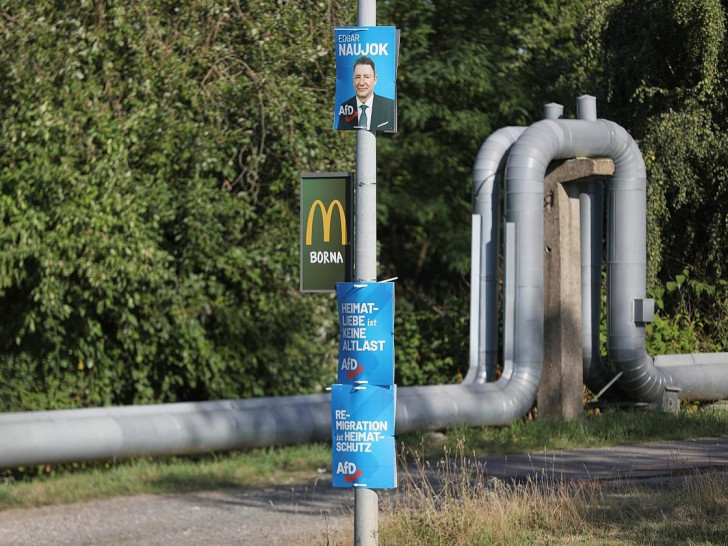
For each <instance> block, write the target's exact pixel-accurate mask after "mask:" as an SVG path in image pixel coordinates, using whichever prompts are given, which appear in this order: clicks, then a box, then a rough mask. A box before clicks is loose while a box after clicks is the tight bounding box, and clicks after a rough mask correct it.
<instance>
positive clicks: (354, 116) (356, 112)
mask: <svg viewBox="0 0 728 546" xmlns="http://www.w3.org/2000/svg"><path fill="white" fill-rule="evenodd" d="M358 115H359V112H358V111H354V113H353V114H352V115H350V116H344V119H345V120H346V123H349V122H350V121H351V120H352V119H354V118H356V117H357V116H358Z"/></svg>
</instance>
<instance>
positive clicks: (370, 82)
mask: <svg viewBox="0 0 728 546" xmlns="http://www.w3.org/2000/svg"><path fill="white" fill-rule="evenodd" d="M376 84H377V72H376V70H375V68H374V61H373V60H372V59H371V58H369V57H359V58H358V59H357V60H356V61H355V62H354V91H355V92H356V95H355V96H353V97H351V98H350V99H349V100H347V101H344V102H342V103H341V106H340V107H339V122H338V124H337V126H336V128H337V129H338V130H342V129H365V130H367V131H371V132H376V131H396V130H397V126H396V112H395V111H394V101H393V100H392V99H388V98H386V97H382V96H380V95H375V94H374V86H375V85H376Z"/></svg>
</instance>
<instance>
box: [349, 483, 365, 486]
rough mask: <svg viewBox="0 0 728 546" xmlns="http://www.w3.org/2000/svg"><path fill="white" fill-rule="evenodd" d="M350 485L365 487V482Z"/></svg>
mask: <svg viewBox="0 0 728 546" xmlns="http://www.w3.org/2000/svg"><path fill="white" fill-rule="evenodd" d="M352 485H353V486H354V487H366V486H367V484H365V483H355V484H352Z"/></svg>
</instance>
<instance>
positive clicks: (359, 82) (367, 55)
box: [334, 27, 399, 133]
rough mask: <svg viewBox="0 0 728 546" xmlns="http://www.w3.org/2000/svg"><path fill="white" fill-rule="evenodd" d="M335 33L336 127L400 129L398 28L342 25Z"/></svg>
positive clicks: (380, 129)
mask: <svg viewBox="0 0 728 546" xmlns="http://www.w3.org/2000/svg"><path fill="white" fill-rule="evenodd" d="M334 36H335V47H336V100H335V105H334V129H335V130H338V131H342V130H366V131H371V132H373V133H376V132H378V131H384V132H389V133H394V132H397V59H398V52H399V34H398V31H397V29H396V28H395V27H342V28H336V29H334Z"/></svg>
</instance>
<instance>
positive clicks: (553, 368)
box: [537, 158, 614, 420]
mask: <svg viewBox="0 0 728 546" xmlns="http://www.w3.org/2000/svg"><path fill="white" fill-rule="evenodd" d="M613 172H614V163H613V162H612V160H611V159H592V158H578V159H571V160H568V161H562V162H554V163H552V165H551V170H550V172H549V173H548V174H547V175H546V178H545V180H544V314H545V316H544V369H543V378H542V380H541V386H540V388H539V390H538V396H537V405H538V415H539V417H544V418H547V419H565V420H573V419H577V418H579V417H581V416H582V415H583V401H582V393H583V370H582V349H581V340H582V336H581V250H580V237H579V183H581V182H586V181H589V180H594V179H595V178H603V177H605V176H610V175H611V174H612V173H613Z"/></svg>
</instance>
